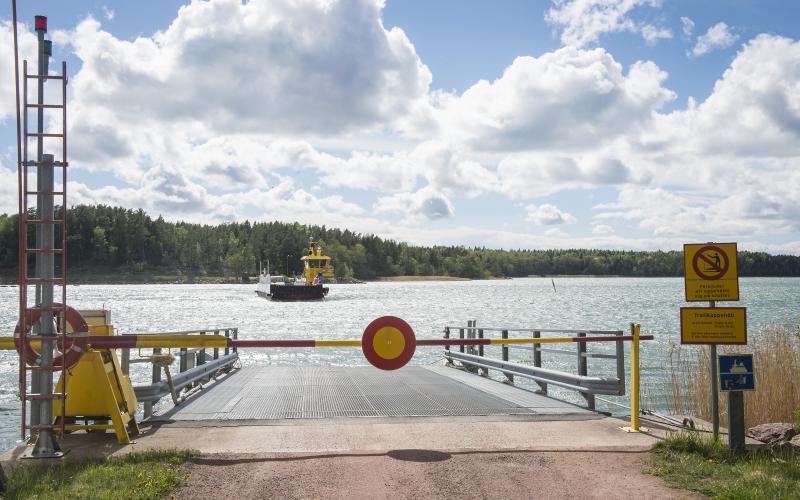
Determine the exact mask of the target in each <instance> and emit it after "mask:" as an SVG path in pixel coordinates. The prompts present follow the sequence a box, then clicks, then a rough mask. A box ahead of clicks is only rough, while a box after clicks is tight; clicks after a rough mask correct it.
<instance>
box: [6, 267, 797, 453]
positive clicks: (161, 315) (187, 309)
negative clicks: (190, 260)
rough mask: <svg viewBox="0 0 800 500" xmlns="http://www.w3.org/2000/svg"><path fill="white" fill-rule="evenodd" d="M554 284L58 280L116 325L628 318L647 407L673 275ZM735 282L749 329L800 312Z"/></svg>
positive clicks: (783, 284) (353, 325)
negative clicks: (261, 291) (305, 293)
mask: <svg viewBox="0 0 800 500" xmlns="http://www.w3.org/2000/svg"><path fill="white" fill-rule="evenodd" d="M555 285H556V290H555V291H554V290H553V286H552V284H551V281H550V278H528V279H514V280H498V281H458V282H408V283H367V284H363V285H330V288H331V291H330V294H329V296H328V298H326V299H325V300H324V301H321V302H305V303H304V302H283V303H282V302H271V301H268V300H264V299H261V298H259V297H257V296H256V295H255V293H254V290H255V285H82V286H74V287H70V288H69V291H68V301H69V303H70V304H71V305H72V306H73V307H76V308H79V309H81V308H83V309H100V308H103V307H105V308H106V309H110V310H111V311H112V320H113V323H114V325H115V326H116V327H117V329H118V330H119V332H120V333H140V332H156V331H177V330H191V329H201V328H224V327H237V328H238V329H239V338H250V339H260V338H303V339H312V338H327V339H345V338H360V336H361V334H362V332H363V330H364V327H366V325H367V324H368V323H369V322H370V321H372V320H373V319H375V318H376V317H378V316H383V315H394V316H399V317H401V318H403V319H405V320H406V321H408V323H409V324H410V325H411V326H412V327H413V328H414V331H415V332H416V335H417V337H421V338H435V337H441V336H442V331H443V329H444V326H445V325H451V326H457V325H461V326H463V325H466V321H467V320H468V319H474V320H477V322H478V323H477V324H478V326H485V327H508V328H514V327H517V328H565V329H580V328H591V329H596V330H598V329H599V330H627V328H628V325H629V323H631V322H635V323H640V324H641V325H642V330H643V333H645V332H647V333H652V334H654V335H655V336H656V340H655V341H654V342H651V343H648V344H647V345H646V346H644V347H643V361H642V364H643V373H644V377H645V379H644V386H645V392H647V394H645V397H646V398H647V399H649V403H650V404H651V405H653V406H656V407H663V406H664V404H665V402H664V401H665V387H664V386H665V382H666V375H665V371H664V369H663V368H664V363H665V360H666V353H667V349H668V347H669V345H670V343H674V342H676V341H677V339H678V337H679V335H678V328H679V325H678V308H679V307H681V306H682V305H686V304H685V303H684V302H683V280H682V279H681V278H642V279H636V278H561V279H559V278H556V279H555ZM740 286H741V298H742V300H741V301H740V302H739V303H737V304H730V305H741V306H746V307H747V308H748V328H749V330H750V331H749V335H750V338H751V339H752V338H754V337H755V336H757V332H758V328H759V327H760V326H761V325H763V324H765V323H774V322H781V323H782V322H784V321H789V322H792V323H797V321H798V320H800V306H799V305H798V304H800V300H799V299H800V278H748V279H742V280H741V283H740ZM0 305H2V307H0V334H2V335H10V334H11V332H12V331H13V327H14V324H15V323H16V321H17V307H18V306H17V288H16V287H2V288H0ZM720 305H725V304H720ZM493 349H497V348H493ZM609 349H612V346H611V344H608V345H603V346H600V345H598V344H593V345H592V347H591V348H590V351H592V350H594V351H595V352H599V351H603V350H609ZM239 353H240V357H241V359H242V363H243V364H245V365H250V364H256V365H262V364H272V365H287V366H288V365H296V364H307V365H337V366H349V365H364V364H366V361H365V360H364V358H363V356H362V355H361V352H360V350H359V349H357V348H319V349H273V350H265V349H250V350H245V349H241V350H240V351H239ZM491 353H492V351H489V348H487V354H491ZM526 354H527V355H528V356H530V353H529V352H526V351H515V352H514V355H515V356H517V357H518V359H522V358H524V357H525V355H526ZM497 355H498V356H499V354H497ZM543 358H544V359H545V364H546V365H548V366H554V367H564V368H568V369H572V367H574V365H575V364H576V360H575V358H574V357H571V356H570V357H567V356H556V355H552V356H549V355H548V353H544V355H543ZM440 360H441V350H440V349H436V348H420V349H418V350H417V353H416V354H415V356H414V359H413V360H412V361H411V363H413V364H430V363H437V362H440ZM134 366H136V367H138V368H139V369H140V370H141V369H143V368H144V367H143V366H141V365H134ZM17 370H18V368H17V357H16V353H14V352H8V351H6V352H3V351H0V449H5V448H8V447H10V446H12V445H14V444H15V442H16V440H17V438H18V434H19V409H20V405H19V401H18V398H17V395H16V393H17V390H18V387H17ZM589 370H590V374H591V373H600V374H602V373H609V374H610V373H613V367H611V366H610V365H609V364H608V362H604V361H602V360H590V367H589ZM142 374H143V373H142ZM142 374H137V373H133V375H134V376H136V375H142ZM145 382H146V380H145V379H144V378H140V379H139V383H145ZM134 383H136V380H135V381H134ZM648 387H649V388H650V389H649V390H648ZM571 396H573V397H574V395H571ZM620 401H621V402H625V398H621V399H620Z"/></svg>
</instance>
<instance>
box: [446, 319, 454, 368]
mask: <svg viewBox="0 0 800 500" xmlns="http://www.w3.org/2000/svg"><path fill="white" fill-rule="evenodd" d="M444 338H446V339H449V338H450V327H449V326H446V327H444ZM444 350H445V351H446V352H445V359H447V364H448V365H452V364H453V359H452V358H451V357H450V356H448V354H450V346H449V345H446V346H444Z"/></svg>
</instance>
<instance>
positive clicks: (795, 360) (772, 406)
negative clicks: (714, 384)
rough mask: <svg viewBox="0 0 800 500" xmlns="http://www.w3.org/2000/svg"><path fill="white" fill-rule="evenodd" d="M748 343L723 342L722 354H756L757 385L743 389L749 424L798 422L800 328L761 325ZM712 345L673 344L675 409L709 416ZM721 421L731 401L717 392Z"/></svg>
mask: <svg viewBox="0 0 800 500" xmlns="http://www.w3.org/2000/svg"><path fill="white" fill-rule="evenodd" d="M748 341H749V342H748V345H746V346H719V347H718V348H717V353H718V354H734V353H752V354H753V362H754V364H755V371H756V390H755V391H747V392H745V397H744V413H745V416H744V418H745V425H746V426H747V427H752V426H755V425H759V424H763V423H768V422H795V421H796V419H797V417H796V415H797V412H798V410H800V380H799V379H798V377H800V332H799V331H798V327H796V326H793V325H789V324H784V325H778V324H770V325H765V326H763V327H761V328H760V329H759V331H758V333H757V334H756V335H753V336H752V337H750V338H749V339H748ZM710 351H711V350H710V348H708V347H706V346H704V347H701V348H694V347H689V346H683V347H681V346H677V345H673V346H672V348H671V350H670V354H669V368H670V376H671V389H672V398H671V407H672V411H673V412H675V413H676V414H688V415H694V416H697V417H700V418H702V419H705V420H709V421H710V420H711V370H710V366H711V365H710V362H711V359H710ZM719 394H720V396H719V401H720V404H719V412H720V423H721V424H722V425H725V426H727V422H728V414H727V411H728V405H727V402H726V396H725V393H723V392H720V393H719Z"/></svg>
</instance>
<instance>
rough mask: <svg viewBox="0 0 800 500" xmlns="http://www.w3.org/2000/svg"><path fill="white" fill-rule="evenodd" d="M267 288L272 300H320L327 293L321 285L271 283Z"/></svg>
mask: <svg viewBox="0 0 800 500" xmlns="http://www.w3.org/2000/svg"><path fill="white" fill-rule="evenodd" d="M269 288H270V290H269V291H270V295H271V296H272V300H284V301H289V300H322V299H323V298H324V297H325V296H326V295H328V287H323V286H322V285H271V286H270V287H269ZM259 296H261V295H259Z"/></svg>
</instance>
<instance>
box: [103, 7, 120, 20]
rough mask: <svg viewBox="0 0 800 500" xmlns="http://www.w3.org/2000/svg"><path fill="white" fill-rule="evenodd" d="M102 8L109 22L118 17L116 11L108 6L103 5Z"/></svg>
mask: <svg viewBox="0 0 800 500" xmlns="http://www.w3.org/2000/svg"><path fill="white" fill-rule="evenodd" d="M101 8H102V10H103V17H105V18H106V19H108V20H109V21H113V20H114V16H116V12H114V9H112V8H110V7H108V6H107V5H103V6H102V7H101Z"/></svg>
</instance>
